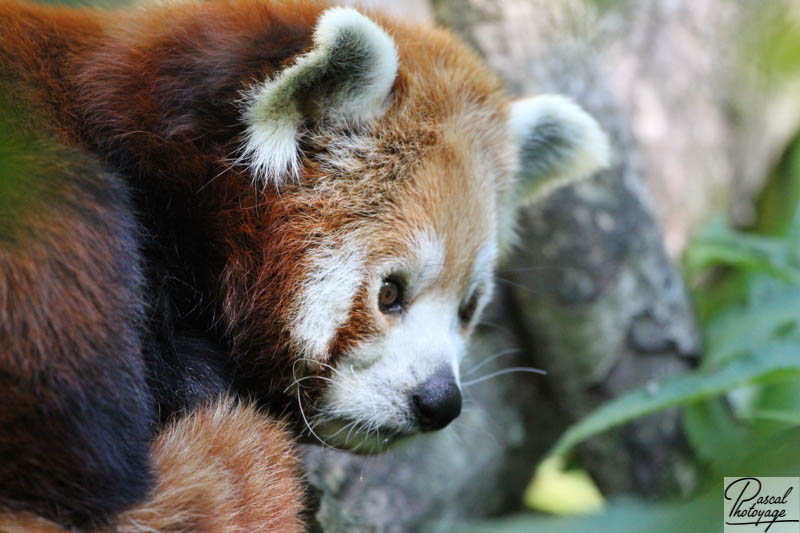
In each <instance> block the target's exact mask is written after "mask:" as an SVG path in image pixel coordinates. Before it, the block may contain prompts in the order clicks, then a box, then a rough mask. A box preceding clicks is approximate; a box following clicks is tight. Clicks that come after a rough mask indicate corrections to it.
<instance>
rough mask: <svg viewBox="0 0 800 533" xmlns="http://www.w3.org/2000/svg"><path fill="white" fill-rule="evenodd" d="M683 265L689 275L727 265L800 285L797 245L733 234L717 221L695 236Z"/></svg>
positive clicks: (719, 220) (744, 234) (798, 249)
mask: <svg viewBox="0 0 800 533" xmlns="http://www.w3.org/2000/svg"><path fill="white" fill-rule="evenodd" d="M684 264H685V266H686V268H687V271H688V272H689V273H690V275H696V274H698V273H700V272H702V271H704V270H707V269H708V268H709V267H713V266H729V267H736V268H738V269H740V270H744V271H748V272H760V273H769V274H771V275H773V276H775V277H777V278H779V279H782V280H784V281H787V282H790V283H795V284H798V285H800V242H797V241H796V240H794V239H788V238H781V237H766V236H763V235H756V234H749V233H742V232H737V231H733V230H731V229H729V228H728V227H727V226H726V225H725V222H724V220H722V219H721V218H717V219H714V220H712V221H711V222H710V223H709V224H707V225H706V226H705V227H704V228H703V229H702V230H701V231H700V232H699V233H698V234H697V236H696V237H695V239H694V241H693V242H692V245H691V246H690V247H689V248H688V249H687V251H686V254H685V255H684Z"/></svg>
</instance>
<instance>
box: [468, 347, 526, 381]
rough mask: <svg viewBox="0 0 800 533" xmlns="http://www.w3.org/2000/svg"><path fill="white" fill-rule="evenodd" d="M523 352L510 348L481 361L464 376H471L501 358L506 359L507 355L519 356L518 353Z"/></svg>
mask: <svg viewBox="0 0 800 533" xmlns="http://www.w3.org/2000/svg"><path fill="white" fill-rule="evenodd" d="M521 351H522V350H520V349H519V348H509V349H508V350H503V351H502V352H498V353H496V354H494V355H492V356H490V357H488V358H487V359H485V360H483V361H481V362H480V363H478V364H477V365H475V366H473V367H472V368H470V369H469V370H467V371H466V372H464V375H465V376H469V375H470V374H472V373H473V372H475V371H476V370H478V369H479V368H482V367H483V366H485V365H487V364H489V363H491V362H492V361H494V360H496V359H498V358H500V357H505V356H506V355H512V354H517V353H520V352H521Z"/></svg>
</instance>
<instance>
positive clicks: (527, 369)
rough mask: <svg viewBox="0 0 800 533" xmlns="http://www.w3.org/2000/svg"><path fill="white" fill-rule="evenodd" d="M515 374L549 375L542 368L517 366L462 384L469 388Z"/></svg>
mask: <svg viewBox="0 0 800 533" xmlns="http://www.w3.org/2000/svg"><path fill="white" fill-rule="evenodd" d="M514 372H523V373H524V372H527V373H530V374H541V375H543V376H546V375H547V372H546V371H544V370H542V369H541V368H533V367H527V366H515V367H512V368H504V369H502V370H498V371H497V372H492V373H491V374H487V375H485V376H481V377H479V378H475V379H471V380H469V381H464V382H463V383H461V386H462V387H469V386H471V385H475V384H477V383H481V382H482V381H486V380H488V379H492V378H496V377H497V376H502V375H504V374H512V373H514Z"/></svg>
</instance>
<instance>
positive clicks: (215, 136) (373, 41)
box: [0, 0, 608, 532]
mask: <svg viewBox="0 0 800 533" xmlns="http://www.w3.org/2000/svg"><path fill="white" fill-rule="evenodd" d="M0 99H1V101H0V104H2V107H3V114H4V115H5V117H4V118H0V123H1V124H0V125H2V127H3V129H5V130H7V131H8V130H13V133H14V136H13V139H14V143H15V145H14V146H11V147H8V149H6V148H4V147H0V193H1V194H0V195H2V196H4V198H2V199H0V405H2V406H3V407H2V410H0V513H2V514H0V531H63V530H64V529H65V528H66V529H75V530H86V531H94V530H98V531H120V532H134V531H174V532H189V531H193V532H194V531H199V532H203V531H242V530H244V531H280V532H284V531H285V532H294V531H300V530H302V524H301V522H300V519H299V510H300V508H301V504H302V488H301V485H300V477H299V474H298V466H297V463H296V460H295V458H294V456H293V452H292V439H293V438H295V437H293V436H292V435H297V434H300V433H303V432H305V433H307V434H308V435H309V436H310V437H309V438H314V439H317V440H319V441H321V442H323V443H325V444H327V445H330V446H335V447H338V448H345V449H350V450H353V451H356V452H365V453H369V452H374V451H379V450H380V449H383V448H385V447H386V446H389V445H391V444H392V443H394V442H396V441H398V440H400V439H402V438H404V437H407V436H410V435H413V434H415V433H418V432H420V431H432V430H436V429H440V428H442V427H444V426H446V425H447V424H448V423H449V422H450V421H451V420H452V419H453V418H455V417H456V416H458V414H459V412H460V410H461V395H460V377H459V372H458V366H459V362H460V359H461V357H462V355H463V352H464V346H465V344H466V342H467V340H468V338H469V336H470V334H471V332H472V329H473V328H474V325H475V321H476V317H477V316H478V315H479V314H480V311H481V309H482V308H483V306H484V305H485V304H486V302H487V301H488V299H489V298H490V295H491V293H492V270H493V268H494V266H495V264H496V262H497V259H498V257H499V256H500V255H501V254H502V253H503V252H504V250H506V249H507V248H508V247H509V245H510V242H511V240H512V234H513V213H514V210H515V208H516V207H517V206H518V205H519V204H520V202H521V199H522V198H523V197H525V198H528V197H531V196H536V195H537V194H544V193H546V192H547V191H548V190H550V189H551V188H552V187H553V186H555V185H557V184H560V183H564V182H567V181H569V180H572V179H577V178H580V177H584V176H587V175H589V174H591V173H592V172H593V171H594V170H596V169H597V168H599V167H602V166H603V165H605V164H606V163H607V160H608V143H607V140H606V138H605V136H604V134H603V132H602V131H601V130H600V128H599V126H598V125H597V124H596V122H595V121H594V120H593V119H592V118H591V117H589V116H588V115H587V114H586V113H585V112H584V111H582V110H581V109H580V108H579V107H577V106H576V105H575V104H573V103H571V102H569V101H568V100H566V99H564V98H562V97H557V96H538V97H533V98H530V99H527V100H522V101H518V102H514V103H510V102H509V100H508V98H507V97H506V95H505V94H504V93H503V91H502V88H501V84H500V83H499V81H498V80H497V79H496V78H495V77H494V76H493V75H492V74H491V73H490V72H489V71H488V70H487V69H486V67H485V66H484V65H482V63H481V61H480V60H479V58H477V57H476V56H475V55H474V54H473V53H471V52H470V51H468V50H467V49H466V48H465V47H464V46H463V45H462V44H461V43H459V42H458V41H457V40H456V39H455V38H453V37H452V36H451V35H450V34H449V33H448V32H446V31H444V30H440V29H435V28H430V27H425V26H420V25H416V24H409V23H404V22H401V21H397V20H392V19H390V18H387V17H385V16H382V15H380V14H379V13H372V12H367V11H364V12H361V11H358V10H355V9H352V8H344V7H330V6H329V5H328V4H327V3H323V2H313V1H309V2H294V1H289V0H286V1H270V0H260V1H259V0H216V1H213V2H207V3H195V2H192V3H182V4H180V3H179V4H163V5H147V6H143V7H135V8H129V9H123V10H115V11H103V10H95V9H88V8H84V9H67V8H58V7H43V6H36V5H33V4H25V3H21V2H16V1H9V0H0ZM0 138H6V137H0ZM9 138H10V137H9Z"/></svg>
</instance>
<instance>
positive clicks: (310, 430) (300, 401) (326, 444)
mask: <svg viewBox="0 0 800 533" xmlns="http://www.w3.org/2000/svg"><path fill="white" fill-rule="evenodd" d="M297 405H298V407H300V414H301V415H302V417H303V422H304V423H305V425H306V427H307V428H308V431H309V432H310V433H311V434H312V435H314V438H315V439H317V440H318V441H319V442H320V443H321V444H322V445H323V446H325V447H327V448H330V449H331V450H336V451H339V452H343V451H344V450H340V449H339V448H337V447H335V446H331V445H330V444H328V443H327V442H325V441H324V440H322V439H321V438H320V437H319V435H317V434H316V433H315V432H314V430H313V429H312V428H311V424H309V423H308V419H307V418H306V413H305V411H303V401H302V400H301V399H300V387H297Z"/></svg>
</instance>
